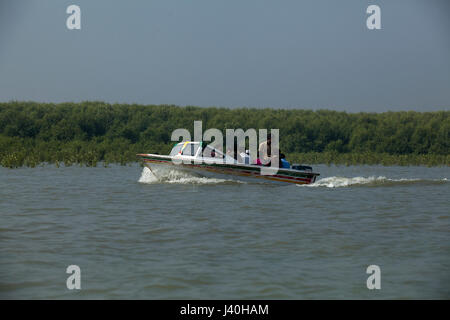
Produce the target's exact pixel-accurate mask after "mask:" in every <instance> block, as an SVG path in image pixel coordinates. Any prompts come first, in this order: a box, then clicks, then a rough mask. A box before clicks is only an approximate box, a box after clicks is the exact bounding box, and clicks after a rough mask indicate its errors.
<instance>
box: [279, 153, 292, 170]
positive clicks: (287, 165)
mask: <svg viewBox="0 0 450 320" xmlns="http://www.w3.org/2000/svg"><path fill="white" fill-rule="evenodd" d="M280 168H286V169H290V168H291V164H290V163H289V161H287V160H286V156H285V155H284V153H281V154H280Z"/></svg>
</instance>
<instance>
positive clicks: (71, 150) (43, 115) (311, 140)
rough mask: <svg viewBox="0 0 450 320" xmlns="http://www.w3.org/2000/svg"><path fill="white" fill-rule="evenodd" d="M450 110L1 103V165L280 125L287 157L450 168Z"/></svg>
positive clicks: (120, 158) (126, 155)
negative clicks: (198, 125) (197, 129)
mask: <svg viewBox="0 0 450 320" xmlns="http://www.w3.org/2000/svg"><path fill="white" fill-rule="evenodd" d="M449 115H450V112H449V111H438V112H424V113H421V112H412V111H409V112H386V113H355V114H349V113H345V112H337V111H328V110H319V111H309V110H275V109H246V108H242V109H226V108H199V107H177V106H172V105H159V106H155V105H150V106H143V105H119V104H114V105H111V104H106V103H102V102H83V103H79V104H78V103H61V104H42V103H34V102H8V103H0V164H1V165H3V166H5V167H19V166H22V165H28V166H35V165H37V164H39V163H42V162H50V163H57V164H59V162H64V163H65V165H70V164H73V163H80V164H86V165H89V166H93V165H96V164H97V162H99V161H103V162H104V163H105V164H107V163H112V162H116V163H122V164H125V163H127V162H131V161H135V160H136V157H135V154H136V153H142V152H153V153H167V152H169V151H170V149H171V146H172V145H173V142H172V141H171V140H170V137H171V133H172V131H173V130H174V129H176V128H186V129H188V130H190V131H191V132H193V123H194V120H202V121H203V130H206V129H207V128H218V129H220V130H225V129H226V128H233V129H236V128H242V129H244V130H246V129H248V128H255V129H258V128H279V129H280V147H281V150H282V152H284V153H286V154H287V155H288V158H289V157H291V160H295V161H298V162H303V163H320V162H321V163H344V164H362V163H369V164H371V163H380V164H400V165H407V164H418V165H420V164H425V165H449V163H450V156H449V150H450V139H449V138H450V137H449V132H450V118H449Z"/></svg>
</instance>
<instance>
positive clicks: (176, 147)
mask: <svg viewBox="0 0 450 320" xmlns="http://www.w3.org/2000/svg"><path fill="white" fill-rule="evenodd" d="M182 148H183V144H182V143H179V144H177V145H176V146H175V147H173V148H172V151H170V155H171V156H176V155H177V154H178V153H180V151H181V149H182Z"/></svg>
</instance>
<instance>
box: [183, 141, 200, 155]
mask: <svg viewBox="0 0 450 320" xmlns="http://www.w3.org/2000/svg"><path fill="white" fill-rule="evenodd" d="M198 147H199V144H198V143H188V144H186V146H185V147H184V149H183V156H195V154H196V153H197V150H198Z"/></svg>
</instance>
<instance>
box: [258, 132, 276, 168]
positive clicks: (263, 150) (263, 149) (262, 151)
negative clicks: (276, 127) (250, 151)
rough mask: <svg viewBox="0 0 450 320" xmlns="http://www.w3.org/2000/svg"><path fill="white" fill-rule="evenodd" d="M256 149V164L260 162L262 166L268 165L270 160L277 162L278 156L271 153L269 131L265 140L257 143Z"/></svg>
mask: <svg viewBox="0 0 450 320" xmlns="http://www.w3.org/2000/svg"><path fill="white" fill-rule="evenodd" d="M258 151H259V159H258V160H259V161H258V160H257V164H259V163H261V165H263V166H270V164H271V161H275V163H278V161H279V160H278V159H279V158H278V157H277V156H276V155H272V135H271V134H270V133H268V134H267V140H266V141H264V142H262V143H261V144H260V145H259V149H258ZM275 154H277V153H275Z"/></svg>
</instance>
